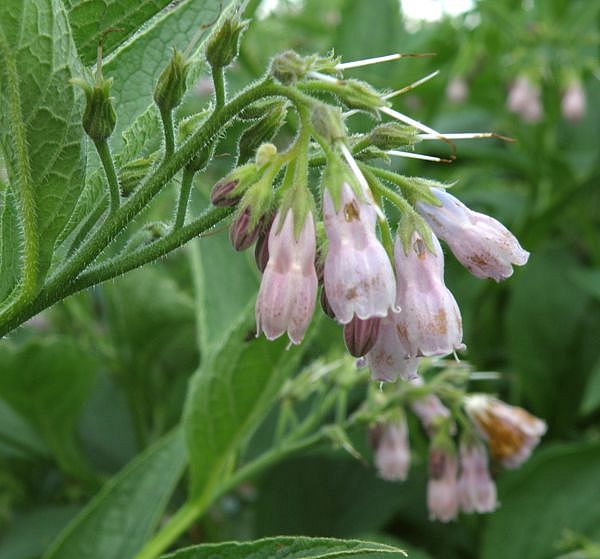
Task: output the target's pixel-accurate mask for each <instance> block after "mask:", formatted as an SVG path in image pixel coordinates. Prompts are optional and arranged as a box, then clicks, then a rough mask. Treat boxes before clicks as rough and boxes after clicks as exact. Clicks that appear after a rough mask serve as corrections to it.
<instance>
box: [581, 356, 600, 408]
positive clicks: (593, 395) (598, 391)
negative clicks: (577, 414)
mask: <svg viewBox="0 0 600 559" xmlns="http://www.w3.org/2000/svg"><path fill="white" fill-rule="evenodd" d="M598 408H600V359H598V361H597V362H596V364H595V365H594V368H593V369H592V372H591V373H590V376H589V377H588V382H587V385H586V387H585V390H584V393H583V400H582V402H581V408H580V411H581V413H582V414H583V415H588V414H590V413H592V412H594V411H596V410H597V409H598Z"/></svg>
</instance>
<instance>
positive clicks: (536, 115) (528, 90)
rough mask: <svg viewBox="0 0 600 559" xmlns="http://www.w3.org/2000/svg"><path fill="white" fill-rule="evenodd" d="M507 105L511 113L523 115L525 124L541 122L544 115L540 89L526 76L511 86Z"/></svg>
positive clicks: (519, 78) (520, 77)
mask: <svg viewBox="0 0 600 559" xmlns="http://www.w3.org/2000/svg"><path fill="white" fill-rule="evenodd" d="M506 105H507V107H508V109H509V110H510V111H511V112H513V113H518V114H519V115H521V117H522V118H523V120H524V121H525V122H532V123H534V122H539V121H540V120H541V119H542V116H543V113H544V109H543V107H542V102H541V100H540V88H539V87H538V86H537V85H535V84H533V83H532V82H531V81H530V80H529V79H528V78H527V77H525V76H519V77H518V78H517V79H516V81H515V83H514V84H513V85H512V86H511V88H510V91H509V93H508V99H507V101H506Z"/></svg>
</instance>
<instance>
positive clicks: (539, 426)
mask: <svg viewBox="0 0 600 559" xmlns="http://www.w3.org/2000/svg"><path fill="white" fill-rule="evenodd" d="M465 410H466V412H467V414H468V415H469V417H470V418H471V420H472V421H473V423H474V424H475V426H476V427H477V429H478V430H479V432H480V434H481V436H482V437H483V438H484V439H485V440H487V443H488V445H489V448H490V453H491V455H492V458H494V459H495V460H498V461H499V462H500V463H501V464H502V465H503V466H504V467H505V468H509V469H514V468H518V467H519V466H520V465H521V464H522V463H523V462H525V460H527V459H528V458H529V456H530V455H531V452H532V451H533V449H534V448H535V447H536V446H537V445H538V443H539V442H540V439H541V437H542V436H543V435H544V433H545V432H546V423H545V422H544V421H542V420H541V419H539V418H537V417H535V416H533V415H531V414H530V413H529V412H527V411H525V410H524V409H523V408H519V407H515V406H511V405H509V404H506V403H505V402H502V401H501V400H498V399H497V398H493V397H491V396H488V395H485V394H476V395H471V396H467V397H466V399H465Z"/></svg>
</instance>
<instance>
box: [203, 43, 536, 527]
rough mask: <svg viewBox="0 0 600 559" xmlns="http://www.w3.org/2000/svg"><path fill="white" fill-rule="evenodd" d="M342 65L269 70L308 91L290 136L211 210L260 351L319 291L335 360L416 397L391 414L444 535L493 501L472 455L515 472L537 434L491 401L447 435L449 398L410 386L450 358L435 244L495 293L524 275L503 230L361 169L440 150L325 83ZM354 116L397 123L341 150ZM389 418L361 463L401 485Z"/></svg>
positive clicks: (424, 130)
mask: <svg viewBox="0 0 600 559" xmlns="http://www.w3.org/2000/svg"><path fill="white" fill-rule="evenodd" d="M346 67H348V66H347V65H344V64H341V63H340V62H339V61H338V60H337V59H332V58H325V59H321V58H317V57H307V58H302V57H300V56H299V55H297V54H295V53H284V55H281V56H280V57H278V58H276V59H275V60H274V61H273V64H272V69H271V72H272V77H273V78H274V79H275V80H276V81H278V82H279V83H281V84H282V85H283V86H285V87H291V86H295V87H298V88H299V89H301V90H302V84H305V85H307V86H310V88H309V89H306V90H303V93H302V97H301V98H300V99H301V101H298V100H297V99H296V101H295V102H297V103H300V105H299V106H296V110H297V112H298V115H299V121H300V128H299V132H298V135H297V137H296V139H295V141H294V143H293V144H292V145H291V146H290V147H289V148H288V149H287V150H286V151H284V152H282V153H279V152H278V150H277V148H275V146H274V145H273V144H270V143H268V144H265V143H264V144H262V145H261V146H260V148H259V149H258V150H257V154H256V159H255V161H253V162H249V163H245V164H243V165H241V166H239V167H237V168H236V169H234V170H233V171H232V172H231V173H230V174H229V175H228V176H226V177H225V178H224V179H223V180H222V181H220V182H219V183H217V185H215V187H214V189H213V192H212V201H213V203H214V204H215V205H218V206H221V207H227V206H237V209H236V213H235V215H234V218H233V222H232V225H231V228H230V237H231V242H232V244H233V246H234V248H235V249H236V250H244V249H247V248H249V247H250V246H252V244H256V246H255V260H256V264H257V267H258V269H259V270H260V272H261V273H262V280H261V284H260V289H259V293H258V297H257V301H256V308H255V312H256V325H257V335H260V334H261V333H264V334H265V336H266V337H267V338H268V339H269V340H273V339H275V338H278V337H280V336H282V335H283V334H285V333H287V335H288V337H289V339H290V341H291V343H292V344H299V343H301V342H302V340H303V339H304V337H305V333H306V332H307V329H308V327H309V325H310V322H311V319H312V315H313V313H314V309H315V303H316V300H317V297H318V290H319V288H320V289H321V293H320V302H321V307H322V308H323V311H324V312H325V314H326V315H327V316H329V317H330V318H332V319H333V320H335V321H336V322H337V323H338V324H339V325H340V327H341V330H342V331H343V339H344V342H345V344H346V347H347V349H348V351H349V353H350V354H351V355H352V356H354V357H356V358H358V359H359V362H360V363H362V364H364V365H366V366H368V367H369V368H370V370H371V376H372V378H373V379H376V380H379V381H386V382H395V381H398V379H402V380H404V381H409V383H410V384H409V385H408V386H410V387H411V388H410V389H411V390H415V391H416V392H415V394H416V395H415V396H411V397H410V398H409V401H407V402H404V404H407V405H409V406H410V408H411V409H412V411H413V413H414V414H415V415H416V416H417V417H418V419H419V420H420V421H421V423H422V425H423V428H424V430H425V432H426V434H427V436H428V437H429V438H430V441H431V442H430V456H429V474H430V476H429V485H428V498H427V501H428V506H429V510H430V516H431V518H432V519H438V520H441V521H444V522H447V521H449V520H452V519H454V518H455V517H456V516H457V514H458V512H459V511H460V510H462V511H464V512H466V513H470V512H479V513H483V512H490V511H493V510H494V509H495V508H496V506H497V499H496V488H495V485H494V482H493V480H492V478H491V475H490V472H489V466H488V461H489V460H488V450H487V448H486V445H487V447H489V451H490V456H491V459H492V460H494V461H497V462H499V463H500V464H502V465H504V466H505V467H509V468H510V467H515V466H517V465H519V464H520V463H521V462H522V461H523V460H524V459H526V458H527V456H529V454H530V452H531V449H532V448H533V447H534V446H535V445H536V444H537V443H538V442H539V439H540V437H541V435H542V434H543V432H544V429H545V424H544V423H543V422H542V421H541V420H539V419H537V418H534V417H533V416H530V415H529V414H527V413H526V412H524V410H520V408H513V407H512V406H509V405H508V404H504V403H502V402H500V401H499V400H494V399H488V400H485V402H486V404H485V405H483V404H482V402H483V400H481V398H480V399H473V398H471V399H467V400H466V401H465V402H466V403H464V407H465V412H466V414H463V415H464V417H462V420H461V422H455V417H454V415H455V414H456V413H457V411H456V410H457V408H460V407H461V406H462V404H463V402H462V400H461V401H460V402H457V400H456V396H453V398H454V400H453V402H452V406H450V408H451V409H452V411H450V409H449V407H447V406H446V405H445V403H444V396H443V394H441V393H440V394H436V392H435V390H434V389H428V388H427V385H425V384H424V383H423V380H422V378H421V376H420V375H419V366H420V365H421V364H422V363H423V361H424V360H426V363H429V360H431V359H432V358H433V359H439V358H441V357H444V356H447V355H451V354H454V355H456V352H457V351H461V350H463V349H464V348H465V345H464V343H463V329H462V319H461V314H460V310H459V307H458V304H457V301H456V300H455V298H454V296H453V295H452V293H451V292H450V290H449V289H448V288H447V287H446V285H445V281H444V253H443V251H442V247H441V245H440V240H442V241H444V242H445V243H446V244H447V245H448V247H449V249H450V250H451V252H452V253H453V254H454V256H455V257H456V258H457V259H458V261H459V262H460V263H461V264H462V265H463V266H464V267H465V268H467V270H469V271H470V272H471V273H472V274H473V275H474V276H476V277H478V278H490V279H494V280H496V281H501V280H504V279H506V278H508V277H510V276H511V275H512V273H513V266H515V265H517V266H522V265H524V264H525V263H526V262H527V260H528V257H529V253H528V252H527V251H525V250H524V249H523V248H522V247H521V245H520V244H519V242H518V240H517V239H516V238H515V237H514V235H513V234H512V233H511V232H510V231H509V230H508V229H507V228H506V227H504V225H502V224H501V223H500V222H498V221H497V220H496V219H494V218H492V217H490V216H487V215H485V214H482V213H479V212H475V211H473V210H471V209H469V208H468V207H467V206H465V205H464V204H463V203H462V202H461V201H459V200H458V199H457V198H455V197H454V196H453V195H451V194H449V193H448V192H447V191H446V189H445V188H444V186H443V185H441V184H439V183H435V182H433V181H427V180H426V179H414V180H413V179H411V178H410V177H399V176H396V175H395V174H394V173H392V172H390V171H384V170H382V169H381V168H379V167H376V166H374V165H373V164H372V163H371V159H373V158H376V157H379V156H380V155H381V152H382V150H383V151H384V152H385V153H386V154H388V155H394V156H396V155H400V156H409V157H419V158H423V159H429V160H431V159H434V160H436V158H432V157H431V156H421V155H419V154H415V153H414V152H410V153H407V152H405V151H398V149H397V148H398V147H409V148H412V147H413V145H414V144H415V143H416V142H418V141H421V140H424V139H446V140H447V139H448V138H446V137H445V136H444V135H443V134H440V133H439V132H437V131H435V130H433V129H431V128H429V127H427V126H425V125H423V124H421V123H419V122H418V121H415V120H413V119H411V118H410V117H408V116H406V115H403V114H402V113H399V112H397V111H395V110H393V109H392V108H391V107H390V106H389V101H388V99H389V98H390V97H391V96H393V95H394V94H388V95H381V94H379V93H378V92H377V91H375V90H374V89H373V88H372V87H371V86H369V85H368V84H363V83H362V82H358V81H356V80H343V81H342V80H339V79H338V77H339V75H340V72H341V71H342V70H344V69H345V68H346ZM421 81H422V82H423V81H425V80H421ZM323 84H324V85H325V86H326V89H325V90H326V91H327V92H329V93H331V92H332V88H333V91H334V92H335V94H336V96H337V98H338V99H340V100H341V101H342V103H343V104H344V105H345V107H346V108H348V109H351V110H350V111H349V112H348V113H346V115H343V113H342V112H341V110H339V109H338V108H335V107H332V106H329V105H327V104H325V103H323V101H322V100H320V99H317V98H313V97H311V95H310V93H311V92H314V91H319V87H320V85H323ZM521 86H522V87H521V88H522V89H524V88H525V86H526V84H521ZM519 95H520V96H521V98H520V97H519ZM523 95H524V93H523V92H519V91H517V92H515V94H514V96H515V100H514V104H515V107H516V106H517V105H518V106H519V107H521V108H522V105H523V103H524V101H523V99H522V97H523ZM357 110H368V111H369V112H371V113H382V114H384V115H389V116H392V117H393V118H395V119H397V120H400V121H401V122H402V123H403V124H402V125H397V124H396V125H390V124H389V123H385V124H381V125H378V126H377V127H376V129H375V130H373V131H372V132H370V133H368V134H362V135H357V136H352V137H350V136H348V134H347V133H346V125H345V121H344V116H345V117H346V118H347V117H348V116H350V115H351V114H353V113H354V112H356V111H357ZM248 112H249V113H251V112H252V111H248ZM259 112H260V110H259ZM447 136H448V137H455V138H456V137H463V136H467V137H469V136H471V135H469V134H466V135H460V134H459V135H452V134H449V135H447ZM475 136H476V135H475ZM311 157H313V158H314V160H313V162H314V166H315V167H318V166H321V167H323V171H322V175H321V181H320V184H319V187H318V188H317V187H316V186H315V185H313V186H315V187H314V188H310V187H309V177H310V176H311V175H309V166H310V165H311V163H310V162H309V159H310V158H311ZM315 192H318V195H316V196H315ZM384 198H385V199H387V200H388V201H389V202H391V203H392V204H394V205H395V206H396V207H397V209H398V210H399V211H400V214H401V218H400V221H399V225H398V229H397V234H396V237H395V241H394V236H393V235H392V232H391V229H390V226H389V224H388V221H387V219H386V217H385V215H384V213H383V210H382V203H381V200H382V199H384ZM318 208H321V212H319V211H318ZM400 386H402V384H400ZM405 386H406V385H405ZM463 395H464V394H463V393H461V398H462V397H463ZM402 405H403V404H401V406H402ZM396 412H397V413H396V415H395V416H394V417H393V419H389V418H388V419H385V420H383V419H381V418H379V419H378V420H377V425H376V427H375V428H374V429H373V431H372V435H373V436H372V441H373V445H374V451H375V465H376V466H377V469H378V471H379V474H380V476H381V477H382V478H383V479H386V480H404V479H405V478H406V477H407V475H408V469H409V464H410V450H409V442H408V425H407V422H406V420H405V416H404V411H403V410H402V409H396ZM461 413H462V412H461ZM386 417H387V416H386ZM469 422H470V423H471V426H470V427H469V426H465V424H469ZM457 426H460V433H459V432H458V428H457ZM457 436H458V437H460V441H459V442H458V443H457V442H455V441H454V437H457ZM457 448H458V451H457Z"/></svg>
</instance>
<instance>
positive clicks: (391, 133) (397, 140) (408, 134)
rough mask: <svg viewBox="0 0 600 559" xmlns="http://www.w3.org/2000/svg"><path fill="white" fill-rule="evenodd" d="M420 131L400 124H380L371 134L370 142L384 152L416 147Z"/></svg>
mask: <svg viewBox="0 0 600 559" xmlns="http://www.w3.org/2000/svg"><path fill="white" fill-rule="evenodd" d="M418 132H419V131H418V130H417V129H416V128H413V127H412V126H406V125H404V124H400V123H398V122H385V123H383V124H378V125H377V126H375V128H373V130H371V133H370V134H369V136H368V138H369V142H370V143H371V144H372V145H373V146H375V147H377V148H379V149H383V150H388V149H398V148H406V147H411V146H414V145H415V144H416V143H417V142H419V141H420V140H419V139H418V138H417V134H418Z"/></svg>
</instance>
